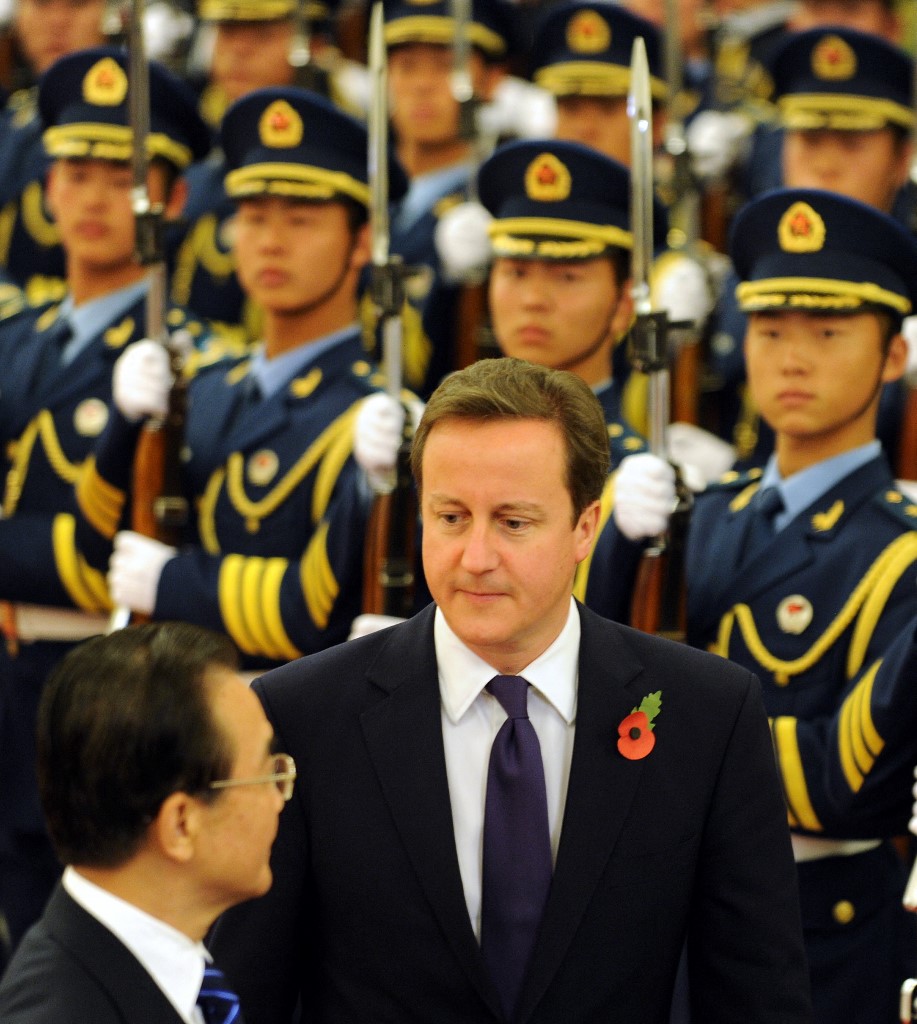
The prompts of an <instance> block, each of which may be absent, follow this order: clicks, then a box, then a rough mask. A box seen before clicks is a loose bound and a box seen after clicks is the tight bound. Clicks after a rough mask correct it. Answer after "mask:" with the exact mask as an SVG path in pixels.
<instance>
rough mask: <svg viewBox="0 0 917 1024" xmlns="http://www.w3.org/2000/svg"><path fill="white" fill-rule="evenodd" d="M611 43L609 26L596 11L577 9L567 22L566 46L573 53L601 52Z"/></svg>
mask: <svg viewBox="0 0 917 1024" xmlns="http://www.w3.org/2000/svg"><path fill="white" fill-rule="evenodd" d="M610 45H611V28H610V27H609V25H608V22H607V21H606V20H605V19H604V18H603V17H602V15H601V14H599V13H598V11H579V12H578V13H577V14H574V15H573V17H572V18H571V19H570V20H569V21H568V22H567V46H569V47H570V49H571V50H572V51H573V52H574V53H601V52H602V51H603V50H607V49H608V47H609V46H610Z"/></svg>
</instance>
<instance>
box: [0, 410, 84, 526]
mask: <svg viewBox="0 0 917 1024" xmlns="http://www.w3.org/2000/svg"><path fill="white" fill-rule="evenodd" d="M39 437H40V438H41V441H42V445H43V447H44V450H45V455H46V456H47V458H48V463H49V464H50V466H51V468H52V469H53V470H54V472H55V473H57V475H58V476H59V477H60V479H61V480H63V481H64V483H67V484H75V483H76V480H77V477H78V476H79V473H80V469H81V467H82V463H80V462H71V461H70V460H69V459H68V458H67V456H66V455H64V451H63V449H62V448H61V446H60V441H58V439H57V431H56V430H55V429H54V417H53V416H52V415H51V412H50V410H48V409H42V410H41V412H40V413H39V414H38V415H37V416H36V417H35V419H33V420H32V422H31V423H30V424H29V425H28V426H27V427H26V428H25V430H24V431H23V432H22V435H21V436H20V438H19V440H18V441H17V442H16V453H15V455H14V457H13V464H12V466H10V469H9V473H8V474H7V477H6V493H5V495H4V498H3V515H4V516H11V515H13V513H14V512H15V511H16V508H17V506H18V505H19V499H20V497H21V496H22V489H23V487H25V481H26V477H27V476H28V472H29V463H30V461H31V458H32V449H33V448H34V446H35V441H36V439H37V438H39Z"/></svg>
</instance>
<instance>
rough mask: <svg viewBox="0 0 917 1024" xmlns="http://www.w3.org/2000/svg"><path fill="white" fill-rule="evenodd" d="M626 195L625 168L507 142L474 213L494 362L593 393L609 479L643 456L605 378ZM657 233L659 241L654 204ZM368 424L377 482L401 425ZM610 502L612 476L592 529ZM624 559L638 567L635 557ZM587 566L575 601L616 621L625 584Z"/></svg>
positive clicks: (579, 152)
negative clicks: (533, 367)
mask: <svg viewBox="0 0 917 1024" xmlns="http://www.w3.org/2000/svg"><path fill="white" fill-rule="evenodd" d="M629 191H630V174H629V172H628V170H627V168H626V167H624V166H622V165H621V164H619V163H618V162H617V161H615V160H612V159H610V158H609V157H606V156H602V155H601V154H600V153H597V152H596V151H595V150H592V149H589V148H588V147H586V146H581V145H578V144H577V143H574V142H557V141H554V140H545V141H537V142H536V141H527V142H510V143H507V144H506V145H504V146H501V147H500V148H499V149H497V150H496V152H495V153H494V154H493V155H492V156H491V157H490V158H489V159H487V160H486V161H485V162H484V163H483V164H482V165H481V169H480V172H479V174H478V193H479V197H480V201H481V203H482V204H483V206H484V208H485V209H486V210H487V212H488V214H489V215H490V216H491V220H490V223H489V227H488V228H487V232H488V236H489V248H490V255H491V259H492V265H491V268H490V277H489V285H488V301H489V307H490V319H491V327H492V329H493V333H494V338H495V341H496V342H497V345H498V346H499V348H500V350H501V351H502V352H503V353H504V355H507V356H514V357H516V358H518V359H525V360H527V361H529V362H533V363H538V364H539V365H541V366H547V367H550V368H551V369H557V370H569V371H571V372H572V373H575V374H576V375H577V376H578V377H580V378H582V379H583V380H584V381H585V382H586V383H587V384H588V385H589V386H590V387H591V388H592V389H593V391H594V392H595V393H596V395H597V396H598V398H599V400H600V401H601V403H602V407H603V409H604V410H605V422H606V423H607V425H608V442H609V447H610V454H611V468H612V470H614V469H616V468H617V466H618V464H619V463H620V462H621V460H622V459H623V458H624V457H625V456H627V455H629V454H633V453H635V452H641V451H644V450H645V448H646V445H645V442H644V440H643V438H642V437H640V436H639V434H637V433H636V432H635V431H634V430H633V428H632V427H631V426H630V424H629V423H628V422H627V420H626V419H625V418H624V416H623V414H622V412H621V396H620V388H619V386H618V384H617V382H616V381H615V380H614V378H613V373H612V352H613V350H614V347H615V345H616V343H617V341H618V340H619V339H620V338H621V337H622V336H623V335H624V334H625V333H626V332H627V329H628V328H629V327H630V323H631V320H632V318H633V302H632V300H631V296H630V250H631V248H632V247H633V235H632V232H631V228H630V213H629V209H628V199H629ZM655 223H656V225H657V226H658V228H659V234H660V235H664V233H665V226H664V225H665V214H664V211H663V210H662V209H661V206H659V204H657V210H656V218H655ZM376 404H377V400H374V405H376ZM378 404H379V405H381V406H384V405H385V403H378ZM370 408H371V407H370V406H367V411H366V415H364V419H368V414H369V412H370ZM377 415H378V419H377V420H376V423H375V426H374V430H375V432H376V434H377V436H378V445H377V447H376V449H375V450H374V454H375V456H376V458H377V460H378V465H377V466H376V467H375V468H376V470H377V471H381V470H383V469H384V468H387V467H391V466H393V465H394V461H395V454H396V452H397V449H398V444H399V442H400V437H401V418H400V416H396V415H395V414H394V411H392V410H390V411H389V412H388V413H386V411H385V409H384V408H379V409H378V413H377ZM365 429H366V430H367V432H368V431H369V429H370V424H369V423H366V424H365ZM383 453H386V454H383ZM613 495H614V476H613V475H612V476H611V477H609V481H608V486H607V487H606V488H605V493H604V494H603V497H602V519H601V523H602V525H604V523H605V522H606V521H607V520H608V517H609V515H610V513H611V508H612V503H613ZM622 547H623V550H624V551H625V552H627V553H628V554H629V555H630V556H631V557H636V556H637V555H639V549H638V548H636V547H635V546H629V545H626V544H625V545H623V546H622ZM622 557H623V555H622ZM590 562H591V559H586V560H585V561H584V562H582V563H581V565H580V567H579V569H578V571H577V579H576V588H575V593H576V596H577V597H578V598H579V599H580V600H583V601H585V603H586V604H588V605H589V606H590V607H593V608H594V609H595V610H596V611H599V612H600V613H601V614H604V615H608V616H610V617H613V618H626V617H627V612H628V604H629V598H630V586H629V579H627V575H626V573H625V574H622V580H623V581H624V582H623V586H622V587H621V589H620V590H619V591H616V590H614V588H611V587H609V586H608V585H607V581H606V580H605V579H604V578H599V579H595V578H593V577H592V576H591V575H590V572H589V567H590ZM388 621H389V620H384V622H388ZM373 624H376V625H379V624H383V623H382V620H377V619H372V620H369V619H366V618H364V619H363V620H362V621H361V623H360V624H359V627H360V628H359V631H360V632H369V631H371V630H370V628H369V627H370V626H371V625H373Z"/></svg>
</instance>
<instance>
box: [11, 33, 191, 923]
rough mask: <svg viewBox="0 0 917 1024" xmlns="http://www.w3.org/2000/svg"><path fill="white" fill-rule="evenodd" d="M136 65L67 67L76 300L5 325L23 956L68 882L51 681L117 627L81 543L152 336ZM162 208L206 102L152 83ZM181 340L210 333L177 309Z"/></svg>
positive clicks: (14, 887)
mask: <svg viewBox="0 0 917 1024" xmlns="http://www.w3.org/2000/svg"><path fill="white" fill-rule="evenodd" d="M127 91H128V80H127V74H126V56H125V54H124V52H123V51H120V50H116V49H113V48H99V49H95V50H84V51H81V52H79V53H76V54H73V55H71V56H69V57H65V58H62V59H61V60H59V61H58V62H57V63H56V64H55V65H54V66H53V67H52V68H51V69H50V70H49V71H48V72H47V73H46V74H45V76H44V78H43V79H42V83H41V87H40V91H39V112H40V115H41V118H42V123H43V125H44V127H45V131H44V136H43V138H44V145H45V148H46V150H47V152H48V154H49V156H50V157H51V158H52V161H53V162H52V165H51V170H50V172H49V176H48V203H49V206H50V209H51V211H52V213H53V215H54V217H55V220H56V223H57V227H58V230H59V231H60V236H61V240H62V244H63V246H64V251H65V253H66V256H67V286H68V292H67V296H66V297H65V299H64V300H63V302H61V303H60V304H54V305H45V306H41V307H37V308H33V307H28V308H24V309H21V310H20V312H18V313H17V314H16V315H13V316H10V317H8V318H7V319H6V320H5V321H3V323H2V325H0V393H2V401H0V436H2V439H3V451H4V479H5V490H4V494H3V518H2V519H0V562H2V572H0V579H2V585H0V598H2V600H3V602H4V603H3V606H2V607H3V632H4V634H5V636H6V643H5V644H2V645H0V666H2V669H0V712H2V713H0V723H2V725H0V729H2V731H0V909H2V910H3V912H4V913H5V914H6V916H7V920H8V924H9V926H10V931H11V933H12V936H13V939H14V941H15V940H16V939H17V938H18V937H19V936H20V935H21V934H22V931H23V930H24V928H25V927H26V926H27V925H28V924H30V923H31V922H32V921H33V920H34V919H35V918H36V917H37V916H38V914H39V913H40V911H41V908H42V906H43V904H44V900H45V898H46V897H47V894H48V892H49V891H50V887H51V885H52V884H53V882H54V879H55V877H56V875H57V873H58V868H57V865H56V861H55V860H54V858H53V856H52V855H51V851H50V847H49V846H48V844H47V839H46V837H45V834H44V827H43V824H42V818H41V811H40V809H39V806H38V795H37V790H36V783H35V777H34V760H35V757H34V736H33V734H34V722H35V708H36V704H37V701H38V697H39V694H40V692H41V688H42V685H43V683H44V680H45V677H46V675H47V673H48V671H49V669H50V668H51V667H52V666H53V665H54V664H55V663H56V662H57V661H58V660H59V659H60V658H61V657H62V656H63V654H64V653H65V652H66V651H67V650H68V649H69V646H70V645H71V643H72V642H73V641H76V640H79V639H82V638H84V637H86V636H89V635H92V634H93V633H98V632H100V631H101V630H102V629H104V626H105V619H104V617H102V615H101V614H100V613H102V612H105V611H107V609H108V608H109V607H110V603H109V599H108V593H107V590H106V587H105V581H104V577H103V576H102V574H100V573H98V572H95V571H93V570H92V569H91V568H90V566H89V565H88V564H87V563H86V562H85V560H84V559H83V558H82V557H81V555H80V553H79V550H78V546H77V542H76V517H75V515H74V494H73V486H74V484H75V482H76V480H77V478H78V477H79V474H80V472H81V469H82V467H83V466H84V465H85V460H86V459H87V457H88V455H89V453H90V452H91V450H92V447H93V445H94V444H95V442H96V440H97V439H98V436H99V434H100V433H101V431H102V429H103V428H104V426H105V421H106V418H107V415H108V412H107V410H108V403H109V400H110V398H111V379H112V368H113V367H114V365H115V361H116V359H117V358H118V356H119V354H120V353H121V351H122V350H123V349H124V347H125V346H126V345H128V344H129V343H130V342H131V341H133V340H136V339H139V338H142V337H143V334H144V324H145V301H146V290H147V289H146V279H145V278H146V271H145V269H144V268H143V267H141V266H139V265H138V264H137V263H136V262H135V260H134V218H133V211H132V206H131V190H132V187H133V176H132V172H131V167H130V164H129V162H128V161H129V158H130V155H131V145H132V137H131V130H130V128H129V127H128V114H127ZM150 100H151V129H150V134H149V140H148V145H149V153H150V156H151V158H152V159H151V164H150V171H149V188H150V195H151V197H152V199H153V200H154V201H162V202H163V203H165V209H166V213H167V215H176V214H177V213H178V212H179V211H180V208H181V203H182V199H183V196H184V193H183V190H182V187H181V181H180V178H179V174H180V172H181V171H182V169H183V168H184V167H186V166H187V165H188V164H189V163H190V162H191V161H192V160H193V159H195V158H198V157H200V156H202V155H203V153H205V152H206V150H207V148H208V145H209V133H208V131H207V129H206V127H205V126H204V124H203V122H202V121H201V120H200V118H199V117H198V116H197V113H196V110H195V105H194V101H193V96H191V94H190V93H189V92H188V90H186V89H185V87H184V86H183V84H182V83H181V82H179V81H178V80H177V79H175V78H174V77H173V76H172V75H170V74H169V73H168V72H166V71H165V70H164V69H163V68H161V67H159V66H157V65H152V66H151V69H150ZM167 320H168V323H169V325H170V327H171V328H173V329H178V328H185V329H187V330H188V331H189V332H190V333H192V334H193V333H195V332H200V331H201V327H200V325H199V324H197V323H196V322H195V321H192V320H189V319H188V316H187V314H186V313H185V312H184V311H182V310H179V309H173V310H170V311H169V313H168V316H167Z"/></svg>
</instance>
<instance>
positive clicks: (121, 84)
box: [83, 57, 127, 107]
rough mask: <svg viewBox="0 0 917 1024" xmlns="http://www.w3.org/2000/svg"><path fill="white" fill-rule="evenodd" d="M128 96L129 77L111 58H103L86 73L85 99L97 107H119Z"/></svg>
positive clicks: (84, 81) (84, 84) (84, 80)
mask: <svg viewBox="0 0 917 1024" xmlns="http://www.w3.org/2000/svg"><path fill="white" fill-rule="evenodd" d="M125 96H127V75H126V74H125V73H124V69H123V68H122V67H121V65H120V64H119V63H118V62H117V61H116V60H113V59H112V58H111V57H103V58H102V59H101V60H100V61H96V63H95V64H93V65H92V67H91V68H90V69H89V70H88V71H87V72H86V76H85V78H84V79H83V99H84V100H85V101H86V102H87V103H92V104H93V105H94V106H96V107H117V106H118V104H119V103H123V102H124V97H125Z"/></svg>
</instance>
